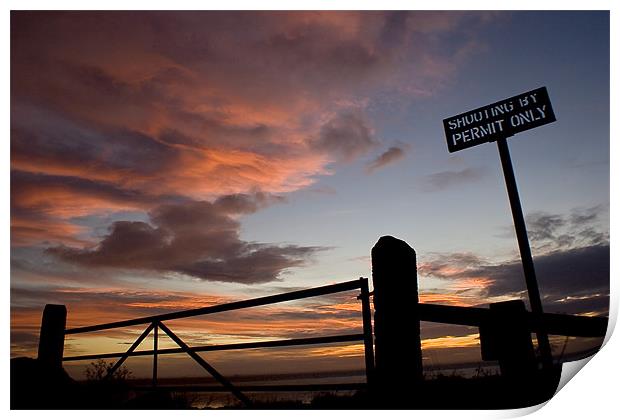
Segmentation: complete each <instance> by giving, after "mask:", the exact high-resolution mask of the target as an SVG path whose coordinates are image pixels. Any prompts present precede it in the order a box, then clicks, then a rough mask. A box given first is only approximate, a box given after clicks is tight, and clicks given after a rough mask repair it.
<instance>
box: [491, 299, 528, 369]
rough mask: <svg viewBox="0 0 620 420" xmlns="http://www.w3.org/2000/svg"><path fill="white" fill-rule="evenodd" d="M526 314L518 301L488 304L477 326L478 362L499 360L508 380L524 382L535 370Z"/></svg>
mask: <svg viewBox="0 0 620 420" xmlns="http://www.w3.org/2000/svg"><path fill="white" fill-rule="evenodd" d="M527 315H528V314H527V311H526V309H525V303H523V301H521V300H509V301H506V302H497V303H492V304H490V305H489V314H488V316H487V319H485V320H484V322H483V323H482V325H481V326H480V348H481V351H482V359H483V360H497V361H499V366H500V370H501V373H502V376H504V377H506V378H508V379H524V378H526V377H528V376H530V375H532V374H533V373H534V372H535V371H536V369H537V363H536V357H535V354H534V346H533V344H532V333H531V329H530V326H529V325H528V317H527Z"/></svg>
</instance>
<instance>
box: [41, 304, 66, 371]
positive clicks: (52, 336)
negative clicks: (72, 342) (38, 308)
mask: <svg viewBox="0 0 620 420" xmlns="http://www.w3.org/2000/svg"><path fill="white" fill-rule="evenodd" d="M66 322H67V308H66V307H65V306H64V305H50V304H48V305H45V309H44V310H43V319H42V320H41V333H40V334H39V356H38V359H39V361H41V362H42V363H45V364H46V365H47V366H49V367H54V368H57V367H62V354H63V351H64V347H65V326H66Z"/></svg>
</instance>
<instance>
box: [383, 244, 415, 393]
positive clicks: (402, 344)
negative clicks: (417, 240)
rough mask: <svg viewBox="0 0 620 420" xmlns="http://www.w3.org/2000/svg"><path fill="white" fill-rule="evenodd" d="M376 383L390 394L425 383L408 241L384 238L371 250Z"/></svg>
mask: <svg viewBox="0 0 620 420" xmlns="http://www.w3.org/2000/svg"><path fill="white" fill-rule="evenodd" d="M372 281H373V285H374V298H373V302H374V306H375V379H376V381H377V388H378V389H381V390H382V392H385V393H386V395H387V394H390V393H391V394H399V393H400V392H401V391H404V389H403V387H402V384H403V383H410V384H412V385H414V386H415V384H417V383H419V382H420V381H421V380H422V347H421V340H420V317H419V314H418V278H417V269H416V254H415V251H414V250H413V248H411V247H410V246H409V245H408V244H407V243H406V242H405V241H402V240H400V239H396V238H394V237H392V236H383V237H381V238H380V239H379V241H378V242H377V243H376V244H375V246H374V247H373V248H372Z"/></svg>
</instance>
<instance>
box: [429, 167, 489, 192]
mask: <svg viewBox="0 0 620 420" xmlns="http://www.w3.org/2000/svg"><path fill="white" fill-rule="evenodd" d="M484 174H485V170H484V169H483V168H466V169H463V170H462V171H443V172H436V173H433V174H430V175H427V176H426V177H425V179H424V183H423V185H422V188H423V189H424V190H425V191H427V192H435V191H441V190H445V189H448V188H451V187H454V186H460V185H465V184H469V183H471V182H475V181H478V180H479V179H481V178H482V177H483V175H484Z"/></svg>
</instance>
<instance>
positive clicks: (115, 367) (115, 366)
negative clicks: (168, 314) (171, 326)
mask: <svg viewBox="0 0 620 420" xmlns="http://www.w3.org/2000/svg"><path fill="white" fill-rule="evenodd" d="M154 325H155V324H154V323H152V324H150V325H149V326H148V327H146V330H144V332H143V333H142V334H141V335H140V337H138V339H137V340H136V341H135V342H134V343H133V344H132V345H131V346H130V347H129V349H127V352H125V354H124V355H123V356H122V357H121V358H120V359H118V361H117V362H116V363H115V364H114V366H112V367H111V368H110V369H109V370H108V373H107V375H106V376H105V378H104V379H110V378H111V377H112V375H113V374H114V372H116V369H118V368H119V367H120V366H121V365H122V364H123V363H124V362H125V360H127V358H128V357H129V355H130V354H131V353H132V352H133V351H134V350H135V349H136V347H138V346H139V345H140V343H141V342H142V341H143V340H144V339H145V338H146V336H147V335H149V333H150V332H151V330H152V329H153V327H154Z"/></svg>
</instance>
